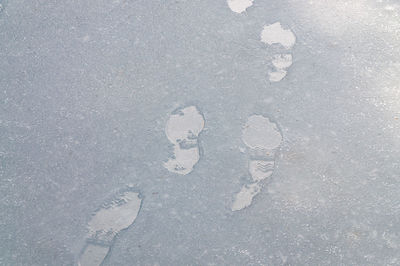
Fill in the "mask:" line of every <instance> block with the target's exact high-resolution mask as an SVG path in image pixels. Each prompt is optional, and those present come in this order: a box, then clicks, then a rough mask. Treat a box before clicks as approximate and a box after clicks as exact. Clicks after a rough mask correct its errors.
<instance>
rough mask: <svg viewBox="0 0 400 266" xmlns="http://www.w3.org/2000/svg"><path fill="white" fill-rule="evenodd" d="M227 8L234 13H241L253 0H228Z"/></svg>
mask: <svg viewBox="0 0 400 266" xmlns="http://www.w3.org/2000/svg"><path fill="white" fill-rule="evenodd" d="M227 2H228V6H229V8H230V9H231V10H232V11H233V12H235V13H242V12H244V11H246V9H247V8H249V7H251V6H252V5H253V0H228V1H227Z"/></svg>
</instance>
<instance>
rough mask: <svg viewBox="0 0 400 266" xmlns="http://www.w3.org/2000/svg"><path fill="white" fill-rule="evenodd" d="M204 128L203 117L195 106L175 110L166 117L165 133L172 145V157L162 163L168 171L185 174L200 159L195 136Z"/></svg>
mask: <svg viewBox="0 0 400 266" xmlns="http://www.w3.org/2000/svg"><path fill="white" fill-rule="evenodd" d="M203 128H204V118H203V116H202V115H201V114H200V113H199V111H198V110H197V108H196V107H195V106H189V107H186V108H183V109H179V110H177V111H175V112H174V113H173V114H172V115H171V116H170V117H169V119H168V122H167V125H166V127H165V133H166V135H167V137H168V139H169V141H170V142H171V143H172V144H173V145H174V157H173V158H171V159H169V160H168V162H166V163H164V166H165V168H167V169H168V170H169V171H170V172H174V173H178V174H181V175H186V174H188V173H190V172H191V171H192V170H193V167H194V166H195V164H196V163H197V162H198V161H199V159H200V151H199V146H198V141H197V138H198V136H199V134H200V132H201V131H202V130H203Z"/></svg>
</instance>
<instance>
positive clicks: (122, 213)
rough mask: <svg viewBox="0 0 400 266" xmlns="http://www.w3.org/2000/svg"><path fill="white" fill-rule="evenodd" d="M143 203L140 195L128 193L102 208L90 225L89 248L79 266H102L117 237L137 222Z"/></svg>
mask: <svg viewBox="0 0 400 266" xmlns="http://www.w3.org/2000/svg"><path fill="white" fill-rule="evenodd" d="M141 203H142V200H141V199H140V198H139V193H137V192H133V191H126V192H124V193H122V194H121V195H119V196H118V197H116V198H115V199H114V200H113V201H111V202H109V203H107V204H105V205H104V206H103V207H102V208H100V209H99V210H98V211H97V212H96V213H95V214H94V216H93V217H92V219H91V220H90V222H89V223H88V230H89V232H88V236H87V238H86V239H87V246H86V247H85V248H84V250H83V252H82V255H81V256H80V258H79V262H78V264H79V265H81V266H92V265H100V264H101V263H102V261H103V260H104V258H105V257H106V256H107V254H108V252H109V249H110V246H111V244H112V242H113V240H114V238H115V236H116V235H117V234H118V233H119V232H120V231H121V230H123V229H126V228H128V227H129V226H130V225H131V224H132V223H133V222H134V221H135V219H136V217H137V215H138V213H139V210H140V205H141Z"/></svg>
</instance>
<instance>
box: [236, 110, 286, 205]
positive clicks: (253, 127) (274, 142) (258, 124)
mask: <svg viewBox="0 0 400 266" xmlns="http://www.w3.org/2000/svg"><path fill="white" fill-rule="evenodd" d="M242 141H243V143H244V144H245V145H246V147H247V155H248V170H249V173H250V175H251V183H250V184H245V185H244V186H243V187H242V188H241V190H240V191H239V192H238V193H237V194H236V195H235V199H234V201H233V204H232V206H231V209H232V211H238V210H242V209H244V208H246V207H248V206H250V205H251V203H252V201H253V198H254V197H255V196H256V195H257V194H258V193H259V192H260V191H261V188H262V181H263V180H265V179H267V178H268V177H270V176H271V175H272V173H273V171H274V168H275V155H276V151H277V150H278V149H279V147H280V145H281V142H282V135H281V133H280V132H279V130H278V128H277V126H276V124H275V123H273V122H271V121H270V120H269V119H268V118H267V117H264V116H261V115H252V116H250V117H249V118H248V120H247V122H246V124H245V125H244V127H243V130H242Z"/></svg>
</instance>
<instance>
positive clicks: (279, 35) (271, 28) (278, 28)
mask: <svg viewBox="0 0 400 266" xmlns="http://www.w3.org/2000/svg"><path fill="white" fill-rule="evenodd" d="M261 41H262V42H264V43H266V44H269V45H272V44H281V45H282V46H283V47H285V48H286V49H290V48H292V47H293V45H294V44H295V43H296V36H294V34H293V32H292V31H291V30H290V29H284V28H283V27H282V25H281V23H280V22H275V23H274V24H270V25H266V26H264V29H263V30H262V32H261Z"/></svg>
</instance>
